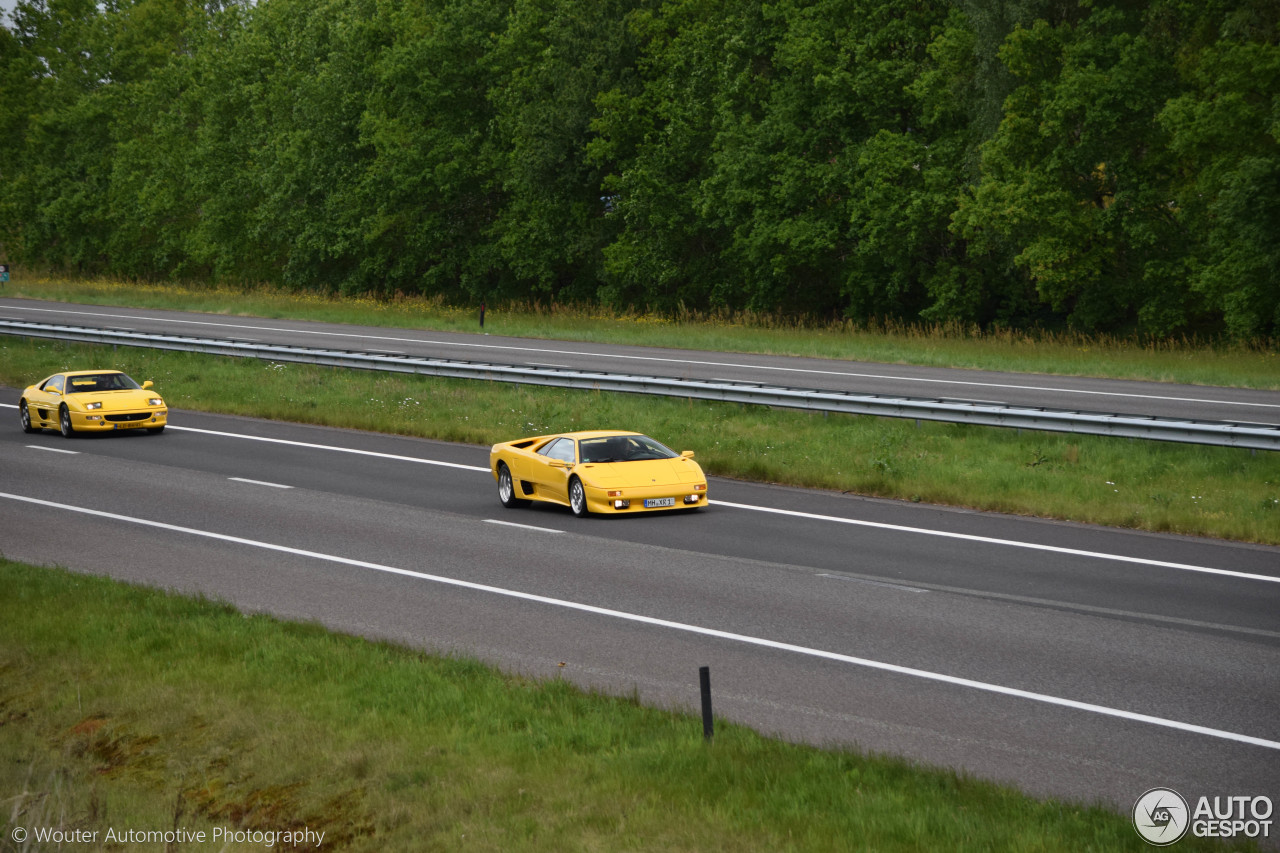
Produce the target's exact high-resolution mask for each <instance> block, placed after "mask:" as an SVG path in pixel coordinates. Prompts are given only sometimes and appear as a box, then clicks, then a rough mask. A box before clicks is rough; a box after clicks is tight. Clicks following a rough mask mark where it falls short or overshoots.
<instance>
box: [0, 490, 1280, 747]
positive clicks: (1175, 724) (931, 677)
mask: <svg viewBox="0 0 1280 853" xmlns="http://www.w3.org/2000/svg"><path fill="white" fill-rule="evenodd" d="M0 498H7V499H9V500H15V501H21V502H23V503H29V504H35V505H37V506H45V507H50V508H53V509H61V510H67V511H68V512H76V513H81V514H83V515H92V516H97V517H99V518H108V519H112V520H114V521H123V522H128V523H130V524H138V525H142V526H145V527H153V528H157V529H160V530H169V531H172V532H175V533H187V534H190V535H192V536H200V537H204V538H207V539H216V540H219V541H222V542H231V543H234V544H237V545H248V546H250V547H253V548H261V549H263V550H267V551H277V552H280V553H283V554H292V555H294V556H297V557H308V558H311V559H315V560H323V561H325V562H330V563H338V564H341V565H344V566H354V567H356V568H361V569H370V570H372V571H376V572H386V573H388V574H393V575H402V576H404V577H410V578H417V579H418V580H423V581H428V582H431V583H439V584H445V585H447V586H454V587H459V588H462V589H469V590H474V591H476V592H485V593H491V594H493V595H501V596H505V597H507V598H515V599H520V600H522V601H531V602H534V603H537V604H546V605H550V606H552V607H561V608H565V609H567V610H576V611H579V612H581V613H591V614H594V615H597V616H606V617H609V618H612V619H620V620H623V621H627V622H638V623H640V624H643V625H652V626H654V627H658V628H669V629H672V630H675V631H684V632H686V633H690V634H697V635H699V636H703V637H714V638H716V639H721V640H729V641H731V642H736V643H744V644H746V645H752V646H759V647H762V648H767V649H777V650H779V651H785V652H794V653H795V654H799V655H805V656H808V657H814V658H822V659H824V660H832V661H837V662H840V663H848V664H852V665H854V666H861V667H865V668H869V669H877V670H882V671H884V672H892V673H895V674H898V675H906V676H910V677H913V678H921V679H925V680H928V681H936V682H940V683H942V684H950V685H954V686H957V687H968V688H972V689H974V690H982V691H985V692H988V693H997V694H1000V695H1003V696H1012V697H1015V698H1018V699H1029V700H1031V701H1033V702H1041V703H1044V704H1047V705H1057V706H1059V707H1063V708H1073V709H1075V710H1078V711H1087V712H1089V713H1092V714H1100V715H1102V716H1107V717H1117V718H1119V719H1122V720H1131V721H1133V722H1139V723H1147V724H1150V725H1154V726H1162V727H1164V728H1169V729H1177V730H1179V731H1184V732H1191V733H1194V734H1201V735H1207V736H1209V737H1215V738H1221V739H1223V740H1230V741H1235V742H1237V743H1244V744H1250V745H1252V746H1261V747H1265V748H1266V749H1276V750H1280V741H1274V740H1267V739H1265V738H1260V737H1254V736H1253V735H1246V734H1240V733H1238V732H1229V731H1224V730H1222V729H1215V728H1210V727H1208V726H1201V725H1197V724H1195V723H1186V722H1182V721H1180V720H1170V719H1166V718H1164V717H1155V716H1151V715H1149V714H1139V713H1137V712H1134V711H1125V710H1122V709H1119V708H1110V707H1107V706H1105V705H1095V704H1093V703H1091V702H1080V701H1078V700H1075V699H1066V698H1063V697H1060V696H1051V695H1049V694H1046V693H1033V692H1031V691H1029V690H1021V689H1018V688H1016V687H1005V686H1003V685H999V684H991V683H989V682H985V681H975V680H974V679H970V678H960V677H958V676H954V675H946V674H943V673H940V672H930V671H929V670H924V669H915V668H913V667H907V666H899V665H897V664H892V663H885V662H883V661H875V660H870V659H868V658H860V657H854V656H853V655H845V654H840V653H838V652H829V651H824V650H822V649H814V648H809V647H807V646H797V645H794V644H792V643H783V642H779V641H777V640H768V639H764V638H762V637H752V636H749V635H746V634H735V633H733V632H731V631H721V630H719V629H717V628H705V627H702V626H700V625H690V624H687V623H684V622H672V621H670V620H668V619H659V618H657V617H654V616H643V615H641V614H638V613H627V612H625V611H622V610H611V609H609V608H607V607H597V606H595V605H592V604H580V603H578V602H576V601H566V600H564V599H560V598H550V597H548V596H545V595H537V594H534V593H531V592H521V591H519V590H514V589H505V588H503V587H498V586H489V585H487V584H480V583H474V582H472V581H464V580H458V579H457V578H447V577H443V576H441V575H429V574H426V573H425V572H415V571H412V570H410V569H401V568H397V567H395V566H385V565H382V564H380V563H370V562H366V561H364V560H354V559H351V558H350V557H339V556H336V555H333V554H322V553H320V552H318V551H306V550H303V549H301V548H291V547H289V546H287V545H276V544H274V543H271V542H261V541H258V540H255V539H245V538H243V537H240V536H228V535H227V534H225V533H214V532H212V531H209V530H197V529H195V528H191V527H180V526H178V525H176V524H167V523H165V522H162V521H152V520H150V519H146V518H135V517H133V516H128V515H120V514H118V513H114V512H103V511H102V510H97V509H89V508H88V507H79V506H72V505H70V504H63V503H57V502H55V501H47V500H43V499H41V498H31V497H26V496H25V495H13V494H9V493H7V492H0Z"/></svg>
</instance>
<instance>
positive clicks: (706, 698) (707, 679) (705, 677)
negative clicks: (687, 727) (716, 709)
mask: <svg viewBox="0 0 1280 853" xmlns="http://www.w3.org/2000/svg"><path fill="white" fill-rule="evenodd" d="M698 684H699V685H700V686H701V688H702V738H703V740H705V741H708V742H710V741H711V739H712V738H713V737H714V736H715V723H714V722H713V721H712V719H711V667H709V666H701V667H698Z"/></svg>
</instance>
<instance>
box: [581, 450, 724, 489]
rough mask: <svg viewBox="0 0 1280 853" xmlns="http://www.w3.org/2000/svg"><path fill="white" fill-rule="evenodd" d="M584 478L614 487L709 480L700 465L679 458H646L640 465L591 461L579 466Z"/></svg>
mask: <svg viewBox="0 0 1280 853" xmlns="http://www.w3.org/2000/svg"><path fill="white" fill-rule="evenodd" d="M578 470H580V471H581V476H584V477H587V478H588V479H590V480H598V481H600V482H601V483H608V484H610V485H618V486H620V485H624V484H625V485H632V486H649V485H656V486H674V485H677V484H679V483H701V482H702V481H703V480H705V479H706V478H705V477H704V476H703V474H702V469H701V468H700V467H698V464H697V463H696V462H693V461H691V460H688V459H685V458H683V457H681V458H677V459H643V460H640V461H637V462H587V463H585V464H583V465H579V466H578Z"/></svg>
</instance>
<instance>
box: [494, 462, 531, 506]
mask: <svg viewBox="0 0 1280 853" xmlns="http://www.w3.org/2000/svg"><path fill="white" fill-rule="evenodd" d="M498 500H500V501H502V505H503V506H505V507H506V508H507V509H517V508H519V507H522V506H528V505H529V502H528V501H527V500H525V499H524V498H518V497H516V484H515V482H514V481H512V479H511V469H510V468H508V467H507V463H505V462H499V463H498Z"/></svg>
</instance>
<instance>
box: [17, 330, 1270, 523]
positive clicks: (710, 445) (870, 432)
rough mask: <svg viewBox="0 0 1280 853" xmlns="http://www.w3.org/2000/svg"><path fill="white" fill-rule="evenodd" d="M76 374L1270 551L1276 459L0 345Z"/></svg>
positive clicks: (364, 423)
mask: <svg viewBox="0 0 1280 853" xmlns="http://www.w3.org/2000/svg"><path fill="white" fill-rule="evenodd" d="M89 366H93V367H99V366H114V367H118V368H120V369H122V370H125V371H126V372H128V373H130V374H131V375H133V376H134V378H136V379H138V380H139V381H141V380H144V379H151V380H154V381H155V383H156V388H157V390H158V391H160V392H161V393H162V394H163V395H164V396H165V399H166V400H167V401H168V402H169V404H170V405H171V406H174V407H176V408H180V409H182V408H185V409H198V410H202V411H214V412H225V413H230V414H241V415H250V416H257V417H264V418H272V419H277V420H283V421H296V422H306V423H318V424H325V425H329V426H335V427H343V428H354V429H366V430H375V431H383V432H392V433H400V434H404V435H416V436H423V437H430V438H437V439H442V440H446V441H456V442H466V443H471V444H479V445H488V444H492V443H494V442H497V441H508V440H510V439H513V438H517V437H520V436H525V435H536V434H540V433H549V432H559V431H563V430H570V429H590V428H597V427H614V426H618V425H624V426H626V427H627V428H629V429H636V430H639V431H642V432H646V433H649V434H650V435H653V436H655V437H657V438H659V439H660V440H662V441H663V442H665V443H667V444H669V445H671V446H673V447H675V449H677V450H684V449H692V450H694V451H696V452H697V458H698V460H699V462H700V463H701V464H702V465H703V466H704V467H705V468H706V469H707V470H708V471H709V472H711V473H712V474H715V475H719V476H726V477H737V478H742V479H750V480H762V481H768V482H776V483H785V484H789V485H796V486H807V487H816V488H824V489H834V490H842V491H849V492H856V493H858V494H864V495H873V496H880V497H887V498H898V499H902V500H912V501H924V502H929V503H942V504H952V505H957V506H966V507H973V508H977V509H983V510H997V511H1002V512H1011V513H1021V514H1029V515H1037V516H1045V517H1053V518H1063V519H1072V520H1076V521H1085V522H1094V523H1099V524H1108V525H1116V526H1125V527H1135V528H1140V529H1145V530H1153V531H1165V532H1178V533H1186V534H1195V535H1202V536H1215V537H1221V538H1227V539H1238V540H1243V541H1249V542H1260V543H1266V544H1273V545H1275V544H1280V453H1269V452H1258V453H1256V454H1254V453H1250V451H1248V450H1239V449H1234V448H1214V447H1199V446H1191V445H1179V444H1170V443H1160V442H1144V441H1136V440H1129V439H1117V438H1105V437H1100V436H1074V435H1069V434H1055V433H1035V432H1030V431H1022V432H1018V431H1015V430H1008V429H996V428H989V427H975V426H965V425H956V424H933V423H928V422H922V423H921V424H920V425H919V426H917V425H916V424H915V423H914V422H912V421H905V420H894V419H886V418H875V417H856V416H844V415H831V416H829V417H824V416H823V415H821V414H815V413H808V412H796V411H788V410H775V409H768V408H764V407H758V406H739V405H736V404H726V403H711V402H696V401H688V400H675V399H668V398H660V397H647V396H639V395H627V394H601V393H597V392H590V391H573V390H563V389H549V388H538V387H534V386H514V385H509V384H501V383H489V382H474V381H466V380H449V379H436V378H431V377H420V376H409V375H401V374H390V373H376V372H362V371H351V370H339V369H333V368H324V367H314V366H309V365H297V364H283V363H270V362H263V361H259V360H255V359H233V358H223V357H214V356H205V355H199V354H193V353H169V352H164V351H159V350H145V349H135V348H127V347H121V348H119V349H116V350H109V349H107V348H105V347H93V346H82V345H71V344H63V343H56V342H33V341H29V340H26V339H22V338H16V337H0V384H6V385H9V386H13V387H19V388H21V387H24V386H25V385H27V384H29V383H30V382H33V381H36V380H38V379H40V378H43V377H44V376H46V375H48V374H50V373H53V372H56V371H58V370H64V369H69V368H85V367H89ZM14 417H15V423H16V416H14ZM179 422H180V421H179ZM476 488H479V489H488V488H492V484H491V483H489V481H487V480H483V479H480V480H477V482H476ZM711 497H712V500H713V501H714V499H715V495H714V494H712V496H711Z"/></svg>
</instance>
